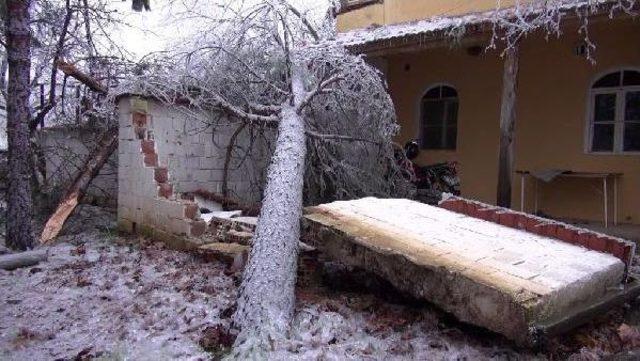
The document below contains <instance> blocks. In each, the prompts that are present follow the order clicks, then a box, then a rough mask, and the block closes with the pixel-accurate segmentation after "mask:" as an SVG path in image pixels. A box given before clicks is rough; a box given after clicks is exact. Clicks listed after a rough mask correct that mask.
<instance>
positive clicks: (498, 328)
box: [303, 198, 625, 345]
mask: <svg viewBox="0 0 640 361" xmlns="http://www.w3.org/2000/svg"><path fill="white" fill-rule="evenodd" d="M447 206H448V207H451V208H454V209H460V208H459V207H460V205H459V204H457V203H452V204H448V205H447ZM501 216H502V215H501ZM513 219H514V218H511V219H510V218H509V217H505V216H502V218H501V220H504V222H505V223H507V224H515V223H514V221H513ZM548 226H549V225H543V226H540V227H541V228H542V227H546V228H544V232H543V234H545V235H544V236H539V235H535V234H531V233H527V232H525V231H523V230H520V229H516V228H511V227H504V226H502V225H499V224H494V223H491V222H486V221H480V220H478V219H476V218H473V217H468V216H460V215H459V214H454V213H452V212H451V211H449V210H447V209H443V208H438V207H432V206H429V205H426V204H421V203H417V202H412V201H409V200H399V199H384V200H382V199H374V198H365V199H360V200H356V201H349V202H334V203H331V204H326V205H321V206H318V207H310V208H307V209H306V211H305V217H304V220H303V235H304V239H305V240H307V241H309V242H312V244H311V245H312V246H314V247H317V248H318V250H320V251H321V252H322V253H323V254H325V255H326V256H327V257H330V258H333V259H336V260H338V261H341V262H344V263H346V264H349V265H352V266H357V267H362V268H364V269H367V270H369V271H371V272H373V273H376V274H377V275H379V276H381V277H383V278H385V279H387V280H388V281H389V282H390V283H391V284H392V285H394V286H395V287H396V288H398V289H399V290H402V291H404V292H408V293H410V294H412V295H413V296H414V297H417V298H424V299H426V300H428V301H430V302H433V303H434V304H436V305H438V306H439V307H441V308H443V309H444V310H445V311H447V312H450V313H452V314H453V315H455V316H456V317H457V318H458V319H460V320H461V321H464V322H469V323H472V324H475V325H478V326H482V327H485V328H488V329H490V330H493V331H495V332H498V333H502V334H503V335H505V336H506V337H508V338H510V339H512V340H514V341H516V342H517V343H519V344H524V345H531V344H533V343H534V342H535V340H536V334H535V332H533V331H534V330H535V329H536V327H537V326H538V325H543V324H546V323H549V322H554V321H558V320H561V319H563V318H564V317H566V315H567V314H571V313H572V312H573V311H574V310H575V309H576V308H577V307H583V306H584V303H585V302H598V301H600V300H601V299H604V298H606V297H608V295H609V292H610V290H614V289H617V288H618V287H619V286H620V285H621V283H622V280H623V277H624V272H625V265H624V263H623V262H621V261H620V260H619V259H617V258H616V257H613V256H612V255H608V254H604V253H600V252H595V251H592V250H585V249H584V248H581V247H576V246H574V245H571V244H567V243H565V242H562V241H559V240H556V239H552V238H549V237H548V236H546V234H548V233H553V234H555V233H556V232H555V231H556V229H557V226H556V225H553V226H554V227H548ZM431 239H437V240H442V242H435V243H434V242H430V241H429V240H431ZM618 244H620V243H618ZM474 247H475V248H474ZM474 249H477V250H481V249H485V250H490V251H488V252H497V253H496V254H495V255H494V256H491V257H485V258H482V259H481V260H479V261H478V262H474V257H475V256H476V255H477V254H475V253H476V252H469V250H474ZM496 250H502V251H496ZM615 252H621V253H622V254H624V252H625V250H624V247H622V248H620V249H619V250H616V251H615ZM501 255H503V256H504V257H500V256H501ZM518 255H520V256H521V257H522V258H523V259H522V260H521V261H524V262H521V261H515V262H514V260H515V259H518V258H519V257H518ZM535 266H540V267H539V268H538V267H535Z"/></svg>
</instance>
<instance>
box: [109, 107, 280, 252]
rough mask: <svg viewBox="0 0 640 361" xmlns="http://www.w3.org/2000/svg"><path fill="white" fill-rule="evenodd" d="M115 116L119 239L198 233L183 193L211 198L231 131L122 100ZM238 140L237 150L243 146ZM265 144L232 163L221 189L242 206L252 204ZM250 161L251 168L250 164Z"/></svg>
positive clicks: (201, 228) (200, 227) (193, 207)
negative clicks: (121, 232) (132, 235)
mask: <svg viewBox="0 0 640 361" xmlns="http://www.w3.org/2000/svg"><path fill="white" fill-rule="evenodd" d="M118 111H119V130H120V134H119V142H120V143H119V148H118V149H119V150H118V158H119V173H118V183H119V191H118V221H119V224H120V228H121V229H122V230H124V231H127V232H132V233H136V232H139V233H143V234H146V235H150V236H153V237H154V238H157V239H160V240H165V241H175V236H188V237H198V236H201V235H202V234H203V233H204V232H205V231H206V226H207V225H206V224H205V222H204V221H202V220H201V218H200V215H199V212H198V206H197V204H195V203H194V202H193V201H190V200H187V199H183V197H182V196H181V194H182V193H185V192H193V191H197V190H206V191H210V192H218V191H220V189H221V187H222V185H221V184H222V172H223V168H224V161H225V158H226V147H227V144H228V139H229V137H230V136H231V134H232V133H233V132H234V131H235V127H231V126H216V127H208V126H207V124H206V123H205V122H202V121H194V119H193V117H191V116H187V115H186V114H185V113H183V111H181V110H179V109H177V108H172V107H168V106H165V105H163V104H161V103H159V102H157V101H153V100H144V99H141V98H138V97H123V98H121V99H120V100H119V102H118ZM248 142H249V139H248V137H247V136H246V135H244V134H241V136H239V137H238V144H240V145H241V146H244V147H245V148H244V149H246V146H247V145H248ZM266 148H267V147H266V145H265V143H260V144H256V145H255V148H254V149H255V151H254V152H253V153H252V155H254V157H252V158H244V157H242V156H241V154H240V155H236V157H233V158H232V162H231V167H230V174H229V189H230V191H231V193H232V194H231V195H232V196H235V197H237V198H238V199H241V200H243V201H257V200H259V199H260V196H261V195H260V189H261V184H262V183H263V182H264V181H263V180H264V177H263V174H264V173H265V171H264V166H262V163H261V161H260V155H261V154H262V155H264V157H265V158H264V159H268V154H267V153H268V151H267V150H266ZM256 159H257V161H256Z"/></svg>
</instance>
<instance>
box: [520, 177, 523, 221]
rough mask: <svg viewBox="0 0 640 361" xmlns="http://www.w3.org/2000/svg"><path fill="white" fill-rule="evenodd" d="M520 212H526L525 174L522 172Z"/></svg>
mask: <svg viewBox="0 0 640 361" xmlns="http://www.w3.org/2000/svg"><path fill="white" fill-rule="evenodd" d="M520 212H524V174H520Z"/></svg>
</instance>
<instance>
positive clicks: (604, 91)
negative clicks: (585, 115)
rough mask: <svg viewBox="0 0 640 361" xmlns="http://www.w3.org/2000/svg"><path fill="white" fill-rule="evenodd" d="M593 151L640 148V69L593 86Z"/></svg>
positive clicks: (636, 150) (638, 149) (591, 137)
mask: <svg viewBox="0 0 640 361" xmlns="http://www.w3.org/2000/svg"><path fill="white" fill-rule="evenodd" d="M589 149H590V150H591V151H592V152H606V153H621V152H640V72H638V71H635V70H622V71H617V72H614V73H610V74H607V75H605V76H603V77H602V78H600V79H598V80H597V81H596V82H595V83H594V85H593V87H592V89H591V119H590V148H589Z"/></svg>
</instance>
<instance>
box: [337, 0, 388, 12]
mask: <svg viewBox="0 0 640 361" xmlns="http://www.w3.org/2000/svg"><path fill="white" fill-rule="evenodd" d="M383 2H384V0H340V10H339V11H338V13H337V15H341V14H346V13H348V12H351V11H355V10H358V9H362V8H365V7H367V6H369V5H374V4H382V3H383Z"/></svg>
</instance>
